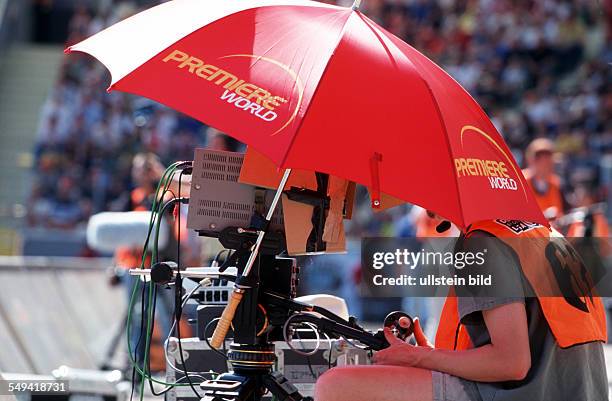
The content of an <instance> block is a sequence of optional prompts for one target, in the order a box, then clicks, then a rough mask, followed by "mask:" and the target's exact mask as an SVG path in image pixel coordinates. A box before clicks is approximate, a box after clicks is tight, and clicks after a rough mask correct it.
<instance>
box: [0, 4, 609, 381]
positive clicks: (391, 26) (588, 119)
mask: <svg viewBox="0 0 612 401" xmlns="http://www.w3.org/2000/svg"><path fill="white" fill-rule="evenodd" d="M156 3H159V1H146V0H140V1H136V0H132V1H118V0H87V1H85V0H0V166H1V167H0V255H6V256H2V257H0V371H11V372H28V373H39V374H48V373H49V372H50V371H51V370H52V369H55V368H56V367H57V366H59V365H61V364H67V365H70V366H74V367H83V368H95V367H99V366H101V365H102V364H104V363H107V362H108V359H109V358H107V353H108V350H109V347H110V346H111V345H112V344H111V343H112V341H113V338H115V337H116V333H117V332H119V331H120V330H121V316H122V314H123V311H124V310H125V303H126V299H127V297H126V295H125V290H124V289H123V288H122V286H121V285H116V284H117V283H118V282H119V281H120V278H117V275H116V274H115V273H116V269H111V270H110V273H109V269H108V267H109V266H117V265H121V264H122V258H128V259H129V254H128V255H125V254H124V255H112V254H100V253H97V252H95V251H94V250H92V249H90V248H88V246H87V243H86V241H85V227H86V225H87V221H88V218H89V217H90V216H91V215H92V214H95V213H98V212H101V211H128V210H134V209H137V208H139V207H143V205H146V198H147V197H148V196H149V195H150V193H151V192H152V191H153V189H154V184H155V182H156V179H158V178H159V176H158V175H157V172H158V171H159V169H160V168H161V169H162V170H163V166H167V165H168V164H169V163H171V162H174V161H176V160H190V159H192V158H193V149H194V148H196V147H211V148H214V149H222V150H232V151H244V147H243V146H242V145H241V144H240V143H237V142H236V141H234V140H232V139H231V138H228V137H226V136H225V135H223V134H222V133H220V132H218V131H216V130H214V129H212V128H209V127H207V126H205V125H203V124H201V123H199V122H197V121H194V120H192V119H191V118H189V117H186V116H184V115H181V114H179V113H177V112H175V111H173V110H169V109H167V108H165V107H163V106H161V105H159V104H156V103H154V102H151V101H149V100H146V99H143V98H137V97H133V96H129V95H126V94H123V93H118V92H113V93H111V94H107V93H106V91H105V89H106V86H107V84H108V82H109V81H110V77H109V74H108V73H107V71H106V69H105V68H104V67H103V66H102V65H101V64H100V63H98V62H95V61H94V60H93V59H90V58H88V57H87V56H83V55H72V56H71V57H69V58H68V57H66V56H65V55H64V54H63V49H64V48H65V46H66V45H67V44H73V43H76V42H79V41H80V40H82V39H84V38H86V37H88V36H90V35H92V34H94V33H96V32H98V31H100V30H101V29H103V28H105V27H107V26H109V25H111V24H113V23H115V22H117V21H119V20H122V19H124V18H126V17H128V16H130V15H131V14H133V13H135V12H137V11H139V10H141V9H143V8H146V7H149V6H152V5H154V4H156ZM340 4H342V5H350V4H345V3H343V2H342V1H340ZM362 10H363V12H364V13H365V14H367V15H368V16H369V17H370V18H372V19H374V20H376V21H377V22H379V23H381V24H382V25H383V26H385V27H387V29H388V30H389V31H391V32H392V33H394V34H395V35H397V36H399V37H400V38H402V39H404V40H405V41H407V42H408V43H410V44H412V45H413V46H414V47H416V48H417V49H418V50H420V51H422V52H423V53H424V54H426V55H427V56H428V57H430V58H431V59H432V60H434V61H435V62H437V63H438V64H440V65H441V66H442V67H443V68H444V69H445V70H446V71H448V72H449V73H450V74H451V75H452V76H453V77H454V78H455V79H456V80H457V81H459V82H460V83H461V84H462V85H463V86H464V87H465V88H466V89H467V90H468V91H469V92H470V93H471V94H472V95H473V96H474V97H475V98H476V100H477V101H478V102H479V103H480V104H481V105H482V106H483V108H484V109H485V111H486V112H487V113H488V114H489V116H490V117H491V118H492V120H493V122H494V123H495V125H496V126H497V128H498V130H499V131H500V133H501V134H502V135H503V136H504V138H505V140H506V141H507V143H508V144H509V146H510V147H511V149H512V152H513V154H514V156H515V158H516V160H517V161H518V162H519V164H520V165H521V167H523V168H525V174H526V176H527V178H528V179H529V183H530V184H531V186H532V188H533V189H534V190H536V193H538V201H539V202H540V205H541V206H542V209H543V210H544V211H545V213H546V215H547V217H549V218H550V219H551V221H553V223H554V224H555V225H556V226H557V227H558V228H559V229H560V230H561V231H562V232H564V233H566V234H569V235H570V236H582V235H593V236H602V237H607V236H608V235H609V233H608V228H609V226H608V220H609V218H610V217H612V210H610V209H609V208H607V199H608V195H609V194H610V193H611V191H612V118H611V116H612V94H611V93H610V85H611V83H612V80H611V78H612V76H611V75H612V74H611V64H610V63H611V62H612V41H611V40H610V39H611V38H612V31H611V29H612V1H610V0H600V1H596V0H573V1H556V0H439V1H427V0H364V1H363V3H362ZM407 185H410V184H409V183H408V184H407ZM143 194H144V195H143ZM578 212H579V213H578ZM585 216H586V217H585ZM432 233H433V226H432V224H431V222H430V221H429V218H428V217H427V215H426V213H425V212H424V211H423V210H422V209H420V208H417V207H411V206H410V205H404V206H399V207H396V208H393V209H390V210H388V211H385V212H382V213H377V214H374V213H372V211H371V209H370V207H369V198H368V195H367V192H366V191H364V190H362V189H360V190H359V191H358V194H357V209H356V213H355V214H354V217H353V220H352V221H351V222H349V223H348V225H347V235H348V237H349V244H348V247H349V253H348V255H342V256H326V257H320V258H317V259H313V260H302V264H304V265H306V268H304V269H302V271H303V273H304V276H303V280H302V282H303V286H302V287H301V288H300V291H301V292H303V293H312V292H327V293H332V294H336V295H339V296H342V297H344V298H345V299H346V300H347V302H348V304H349V309H350V311H351V313H353V314H355V315H357V316H359V317H360V318H362V319H365V320H371V321H376V322H379V321H380V319H381V316H384V314H385V313H386V312H388V311H390V310H392V309H399V308H401V307H402V302H403V306H404V307H405V308H406V309H407V311H408V312H409V313H410V312H412V314H413V315H419V316H421V317H422V320H423V321H427V320H428V319H429V321H430V322H434V321H435V320H436V319H437V316H436V311H437V310H438V308H439V303H440V302H439V301H436V300H418V301H415V300H404V301H402V300H399V299H397V300H393V299H392V300H375V301H371V300H370V301H368V303H367V307H366V306H364V304H363V300H362V299H360V298H359V296H358V294H357V293H356V290H355V288H356V285H355V284H357V283H358V282H359V279H360V273H359V246H360V243H359V239H360V238H361V237H364V236H428V235H432ZM187 239H188V240H186V241H184V242H183V243H184V244H185V245H184V248H185V249H184V252H186V254H187V255H188V256H187V257H188V258H190V259H189V260H191V261H193V263H202V262H201V261H203V260H206V259H207V258H209V257H210V252H211V250H210V249H211V248H214V245H210V244H208V243H207V241H210V240H204V239H199V238H187ZM123 260H124V262H125V259H123ZM125 263H127V262H125ZM433 329H434V327H433V325H432V324H430V325H429V331H430V332H431V331H433ZM121 339H123V337H121ZM122 342H124V341H122ZM119 349H121V346H120V347H119ZM113 358H114V359H113ZM110 359H111V360H112V361H114V362H112V363H115V364H116V365H117V366H121V365H122V364H124V363H125V361H124V360H123V359H125V355H121V351H119V352H117V353H115V354H113V355H111V358H110Z"/></svg>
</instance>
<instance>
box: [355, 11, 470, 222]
mask: <svg viewBox="0 0 612 401" xmlns="http://www.w3.org/2000/svg"><path fill="white" fill-rule="evenodd" d="M358 14H359V16H360V17H361V21H362V22H363V23H364V24H365V25H366V26H367V27H368V28H370V30H372V32H373V33H374V35H375V36H376V38H377V39H378V40H379V41H380V43H381V45H382V46H383V47H384V49H385V51H386V52H387V54H388V56H389V58H390V59H391V62H392V63H393V64H394V65H396V63H395V60H394V58H393V55H392V54H391V52H390V51H389V47H388V45H387V43H385V42H384V41H383V39H382V37H381V33H380V32H377V30H376V29H375V27H374V26H372V25H371V24H370V23H369V22H368V21H367V20H366V19H365V18H364V17H363V16H362V15H361V13H358ZM382 34H383V35H384V36H385V37H386V33H385V32H382ZM391 44H393V45H394V43H393V42H392V41H391ZM394 47H395V48H396V49H397V50H398V51H399V52H400V54H402V55H403V56H404V57H405V58H406V60H407V61H408V62H409V63H410V64H411V65H413V66H414V63H413V62H412V60H410V58H409V57H408V56H407V55H406V54H404V52H402V51H401V49H399V48H398V47H397V46H395V45H394ZM414 71H415V72H416V75H417V76H418V77H419V79H420V80H421V81H423V84H424V85H425V87H426V88H427V91H428V93H429V96H430V97H431V101H432V102H433V104H434V107H435V109H436V114H437V116H438V121H440V124H441V125H442V130H443V131H444V141H445V142H446V147H447V150H448V154H449V155H450V157H451V159H452V158H453V150H452V148H451V145H450V141H449V139H448V130H447V128H446V123H445V122H444V119H443V118H442V112H441V111H440V105H439V104H438V101H437V100H436V97H435V96H434V94H433V91H432V89H431V86H430V85H429V83H428V82H427V80H426V79H425V78H423V76H422V75H421V73H420V72H419V70H418V69H416V68H414ZM451 165H452V163H451ZM453 181H454V183H455V189H456V191H457V201H458V203H459V215H460V217H461V226H465V216H464V215H463V205H462V203H461V193H460V192H459V183H458V182H457V178H456V177H454V179H453Z"/></svg>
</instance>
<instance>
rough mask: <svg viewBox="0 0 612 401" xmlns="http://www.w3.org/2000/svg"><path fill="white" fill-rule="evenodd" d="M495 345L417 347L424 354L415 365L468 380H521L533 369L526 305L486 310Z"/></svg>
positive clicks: (518, 304)
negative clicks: (459, 348)
mask: <svg viewBox="0 0 612 401" xmlns="http://www.w3.org/2000/svg"><path fill="white" fill-rule="evenodd" d="M482 314H483V317H484V320H485V324H486V326H487V330H488V331H489V334H490V336H491V343H490V344H487V345H483V346H481V347H478V348H473V349H470V350H465V351H448V350H441V349H427V348H423V347H415V348H414V350H415V351H416V352H417V353H418V354H420V355H421V358H419V359H420V361H418V362H417V364H415V365H414V366H416V367H419V368H424V369H430V370H437V371H440V372H445V373H449V374H451V375H454V376H458V377H462V378H464V379H468V380H474V381H482V382H496V381H507V380H521V379H523V378H524V377H525V375H527V372H528V371H529V368H530V366H531V353H530V350H529V334H528V330H527V316H526V312H525V305H524V304H523V303H519V302H517V303H511V304H507V305H502V306H499V307H496V308H493V309H490V310H484V311H482Z"/></svg>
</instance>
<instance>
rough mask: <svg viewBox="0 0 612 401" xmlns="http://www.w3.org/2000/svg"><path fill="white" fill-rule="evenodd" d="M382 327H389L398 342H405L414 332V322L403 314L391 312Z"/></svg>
mask: <svg viewBox="0 0 612 401" xmlns="http://www.w3.org/2000/svg"><path fill="white" fill-rule="evenodd" d="M383 326H384V327H389V328H391V330H392V331H393V333H394V334H395V336H396V337H397V338H399V339H400V340H404V341H405V340H406V339H407V338H408V337H410V335H411V334H412V333H413V331H414V322H413V321H412V318H411V317H410V316H409V315H408V314H407V313H405V312H400V311H395V312H391V313H389V314H388V315H387V317H386V318H385V321H384V323H383Z"/></svg>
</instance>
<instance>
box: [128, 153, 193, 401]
mask: <svg viewBox="0 0 612 401" xmlns="http://www.w3.org/2000/svg"><path fill="white" fill-rule="evenodd" d="M179 165H180V162H176V163H173V164H171V165H170V166H169V167H168V168H167V169H166V170H165V171H164V173H163V175H162V177H161V179H160V181H159V183H158V185H157V188H156V190H155V197H154V199H153V204H152V206H151V212H152V213H151V217H150V220H149V230H148V234H147V239H146V240H145V244H144V247H143V256H142V259H141V264H140V268H141V269H144V266H145V262H146V254H147V249H148V245H149V239H150V235H151V232H152V231H153V226H154V221H155V214H156V212H157V210H156V209H158V208H159V203H160V202H161V201H163V194H164V193H165V192H166V190H167V189H168V187H169V186H170V183H171V178H172V177H173V175H174V173H175V171H176V169H177V167H178V166H179ZM162 185H163V189H164V190H163V191H162V195H161V196H160V195H159V194H160V188H162ZM158 221H159V219H158ZM155 248H156V246H154V251H155V257H157V252H156V251H157V249H155ZM152 256H153V255H152ZM152 260H153V259H152ZM139 286H140V280H138V281H136V284H135V285H134V288H133V290H132V294H131V297H130V303H129V306H128V308H129V309H128V316H127V329H126V333H127V340H128V341H127V343H128V355H129V359H130V362H131V364H132V366H133V367H134V368H135V369H136V370H137V372H138V373H139V374H140V376H141V379H142V380H141V386H140V390H141V391H140V393H141V397H142V396H143V389H144V379H145V378H146V379H148V380H151V381H153V382H154V383H158V384H162V385H166V386H186V385H188V384H183V383H180V384H179V383H166V382H164V381H161V380H157V379H155V378H153V377H152V376H151V375H150V373H148V372H147V371H146V370H143V369H141V367H140V366H139V365H138V363H137V362H136V361H135V360H134V358H133V357H132V347H131V344H130V340H131V336H130V334H131V333H130V328H131V322H132V312H133V309H134V304H135V300H136V294H137V292H138V288H139ZM152 303H153V287H152V286H149V297H148V300H147V307H148V317H147V335H146V342H145V356H144V361H143V368H144V367H145V366H146V363H147V362H148V358H149V346H150V342H151V330H150V328H151V326H152V312H153V311H152V308H151V305H152Z"/></svg>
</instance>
